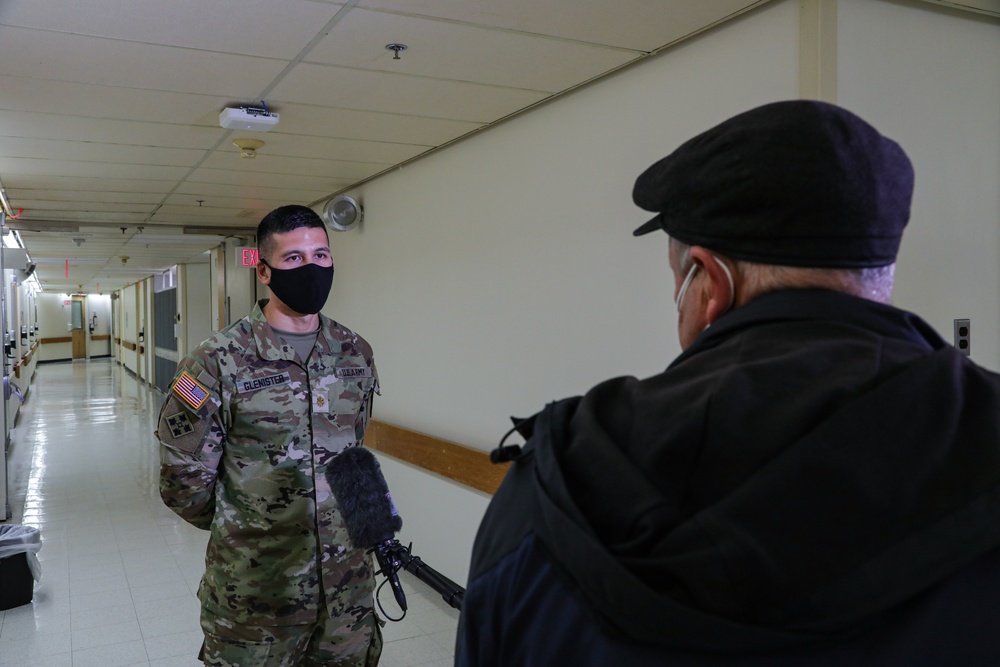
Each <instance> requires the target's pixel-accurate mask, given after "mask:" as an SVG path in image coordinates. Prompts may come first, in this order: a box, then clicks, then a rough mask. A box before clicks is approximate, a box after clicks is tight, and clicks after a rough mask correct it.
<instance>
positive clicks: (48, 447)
mask: <svg viewBox="0 0 1000 667" xmlns="http://www.w3.org/2000/svg"><path fill="white" fill-rule="evenodd" d="M161 401H162V394H160V393H159V392H158V391H157V390H155V389H153V388H151V387H150V386H149V385H146V384H145V383H143V382H141V381H139V380H137V379H136V378H135V377H134V376H133V375H131V374H130V373H129V372H128V371H126V370H124V369H123V368H122V367H121V366H119V365H118V364H117V363H115V362H113V361H111V360H110V359H98V360H90V361H76V362H62V363H51V364H39V365H38V367H37V370H36V374H35V378H34V381H33V382H32V383H31V390H30V393H29V395H28V396H27V397H26V401H25V403H24V405H23V406H22V408H21V412H20V415H19V417H18V420H17V423H16V424H15V426H14V428H13V429H12V431H11V447H10V451H9V453H8V482H9V486H10V503H11V508H12V512H13V517H12V518H11V519H10V520H8V521H7V523H6V524H3V523H0V525H13V524H20V525H27V526H33V527H36V528H38V530H39V531H40V533H41V538H42V547H41V551H40V552H39V554H38V558H39V561H40V562H41V580H40V581H38V582H37V583H36V584H35V592H34V600H33V601H32V603H31V604H27V605H23V606H20V607H16V608H13V609H8V610H6V611H0V667H8V666H14V665H16V666H17V667H147V666H148V667H198V666H199V665H200V664H201V663H200V662H198V660H197V659H196V656H197V652H198V648H199V646H200V645H201V631H200V629H199V624H198V615H199V603H198V600H197V598H196V597H195V592H196V590H197V587H198V581H199V578H200V577H201V574H202V572H203V570H204V551H205V543H206V540H207V536H208V533H207V532H206V531H201V530H198V529H196V528H194V527H192V526H189V525H188V524H186V523H184V522H183V521H181V520H180V519H179V518H178V517H176V516H175V515H174V514H173V513H172V512H171V511H170V510H168V509H167V508H166V507H164V505H163V504H162V502H161V501H160V498H159V493H158V479H157V478H158V471H159V454H158V444H157V443H156V441H155V438H154V437H153V428H154V426H155V420H156V416H157V411H158V409H159V405H160V403H161ZM401 579H402V581H403V588H404V590H405V591H406V594H407V602H408V604H409V611H408V613H407V615H406V617H405V618H404V619H403V620H402V621H401V622H398V623H393V622H387V623H386V626H385V628H384V629H383V635H384V639H385V649H384V651H383V654H382V660H381V662H380V664H381V665H384V666H385V667H411V666H412V667H418V666H419V667H444V666H445V665H451V664H452V662H453V658H452V655H453V651H454V641H455V628H456V626H457V622H458V612H457V611H456V610H454V609H451V608H450V607H448V606H447V605H446V604H445V603H444V601H443V600H441V598H440V596H439V595H437V594H436V593H434V592H433V591H431V590H429V589H428V588H427V587H425V586H424V584H423V583H422V582H420V581H418V580H416V579H415V578H413V577H412V576H411V575H409V574H408V573H405V572H403V573H401ZM378 580H379V583H381V582H382V581H383V577H381V576H379V577H378ZM380 599H381V600H382V604H383V606H384V607H385V608H386V611H388V612H389V613H390V614H391V615H393V616H398V615H399V613H398V609H397V607H396V605H395V602H394V601H393V599H392V594H391V592H390V591H389V590H388V587H387V586H386V587H385V588H383V590H382V591H381V595H380Z"/></svg>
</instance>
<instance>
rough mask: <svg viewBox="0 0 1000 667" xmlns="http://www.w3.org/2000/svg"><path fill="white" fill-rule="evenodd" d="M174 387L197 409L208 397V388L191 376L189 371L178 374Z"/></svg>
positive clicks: (186, 401)
mask: <svg viewBox="0 0 1000 667" xmlns="http://www.w3.org/2000/svg"><path fill="white" fill-rule="evenodd" d="M172 389H173V392H174V393H175V394H177V396H179V397H180V399H181V400H182V401H184V402H185V403H187V404H188V405H189V406H191V407H192V408H194V409H195V410H197V409H198V408H200V407H201V406H202V405H204V404H205V401H206V400H207V399H208V390H207V389H205V387H204V386H202V384H201V383H200V382H198V381H197V380H195V379H194V378H193V377H191V375H190V374H189V373H188V372H187V371H182V372H181V374H180V375H178V376H177V379H176V380H174V386H173V388H172Z"/></svg>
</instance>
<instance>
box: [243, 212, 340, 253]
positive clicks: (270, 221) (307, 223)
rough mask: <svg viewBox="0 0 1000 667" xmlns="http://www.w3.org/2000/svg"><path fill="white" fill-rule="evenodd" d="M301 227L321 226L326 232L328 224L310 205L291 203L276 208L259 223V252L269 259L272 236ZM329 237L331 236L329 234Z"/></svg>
mask: <svg viewBox="0 0 1000 667" xmlns="http://www.w3.org/2000/svg"><path fill="white" fill-rule="evenodd" d="M299 227H320V228H322V229H323V231H324V232H326V225H324V224H323V219H322V218H320V217H319V215H317V214H316V211H314V210H312V209H311V208H309V207H308V206H301V205H299V204H290V205H288V206H279V207H278V208H276V209H274V210H273V211H271V212H270V213H268V214H267V215H265V216H264V219H263V220H261V221H260V224H259V225H257V252H258V254H259V255H260V256H261V257H263V258H264V259H267V258H268V257H269V256H270V254H271V250H272V249H273V244H272V243H271V237H272V236H274V235H275V234H284V233H285V232H290V231H292V230H293V229H298V228H299ZM327 238H330V236H329V234H328V235H327Z"/></svg>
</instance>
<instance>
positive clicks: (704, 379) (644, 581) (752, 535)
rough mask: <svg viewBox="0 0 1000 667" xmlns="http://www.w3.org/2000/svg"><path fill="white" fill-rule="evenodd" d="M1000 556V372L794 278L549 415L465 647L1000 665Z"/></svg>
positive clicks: (495, 524) (531, 658) (517, 471)
mask: <svg viewBox="0 0 1000 667" xmlns="http://www.w3.org/2000/svg"><path fill="white" fill-rule="evenodd" d="M998 549H1000V376H997V375H995V374H993V373H990V372H988V371H985V370H983V369H981V368H979V367H978V366H976V365H975V364H973V363H971V362H970V361H969V360H968V359H967V358H966V357H964V356H963V355H961V354H959V353H958V352H956V351H955V350H954V349H953V348H951V347H950V346H949V345H947V344H946V343H945V342H944V341H943V340H941V338H940V337H939V336H938V335H937V334H936V333H934V331H933V330H932V329H931V328H930V327H929V326H928V325H927V324H925V323H924V322H923V321H922V320H920V319H919V318H917V317H916V316H914V315H911V314H909V313H906V312H904V311H901V310H898V309H895V308H892V307H889V306H884V305H880V304H876V303H873V302H870V301H866V300H863V299H858V298H854V297H850V296H846V295H843V294H838V293H834V292H826V291H819V290H797V291H786V292H778V293H774V294H769V295H766V296H763V297H761V298H759V299H756V300H755V301H753V302H751V303H750V304H748V305H747V306H744V307H743V308H740V309H738V310H736V311H734V312H733V313H730V314H729V315H727V316H726V317H724V318H722V319H721V320H719V321H718V322H717V323H716V324H715V325H714V326H713V327H711V328H710V329H708V330H706V332H704V333H703V334H702V335H701V336H700V337H699V338H698V340H697V341H695V343H694V345H692V346H691V348H689V349H688V350H687V351H686V352H685V353H684V354H682V355H681V356H680V357H678V359H677V360H676V361H675V362H674V363H673V364H671V366H670V368H668V369H667V370H666V371H665V372H664V373H662V374H660V375H657V376H655V377H652V378H649V379H647V380H643V381H639V380H636V379H635V378H618V379H614V380H610V381H608V382H605V383H603V384H601V385H598V386H597V387H595V388H594V389H592V390H591V391H590V392H588V393H587V394H586V395H585V396H583V397H581V398H573V399H567V400H564V401H560V402H557V403H553V404H550V405H549V406H547V407H546V408H545V410H543V411H542V412H541V413H539V414H538V415H537V416H536V417H535V423H534V432H533V435H532V437H531V438H530V439H529V441H528V443H527V446H526V448H525V454H524V456H523V457H522V458H521V459H520V460H518V461H517V463H515V465H514V467H513V468H512V470H511V472H510V473H509V474H508V476H507V479H506V480H505V481H504V484H503V485H502V487H501V489H500V490H499V492H498V493H497V495H496V496H495V498H494V499H493V502H492V503H491V505H490V508H489V510H488V511H487V515H486V517H485V518H484V520H483V524H482V526H481V527H480V531H479V535H478V536H477V539H476V545H475V547H474V551H473V559H472V567H471V571H470V581H469V587H468V590H467V592H466V597H465V601H464V604H463V612H462V618H461V621H460V628H459V637H458V647H457V664H459V665H463V666H464V665H502V666H503V667H515V666H517V665H532V666H535V665H539V666H541V665H569V664H572V665H615V664H616V663H620V664H621V665H626V664H627V665H630V666H631V665H646V664H648V665H689V664H690V665H695V664H697V665H784V664H788V665H792V664H795V665H840V664H864V665H893V666H895V665H901V664H905V665H908V666H912V665H966V666H972V665H1000V639H996V638H995V635H998V634H1000V633H998V632H996V628H998V627H1000V599H998V598H1000V551H998ZM929 628H933V632H929V631H927V629H929ZM942 633H943V634H942ZM938 652H943V653H947V655H948V656H950V657H949V658H948V659H943V658H942V657H941V655H939V653H938ZM935 656H936V657H935ZM786 661H787V662H786Z"/></svg>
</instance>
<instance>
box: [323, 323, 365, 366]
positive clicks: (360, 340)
mask: <svg viewBox="0 0 1000 667" xmlns="http://www.w3.org/2000/svg"><path fill="white" fill-rule="evenodd" d="M326 323H327V329H328V331H329V332H330V335H331V336H333V338H335V339H336V340H339V341H340V342H341V343H349V344H352V345H354V346H355V347H356V348H358V350H360V351H361V353H362V354H364V356H365V357H366V358H368V359H370V358H371V357H372V346H371V345H369V344H368V341H367V340H365V339H364V337H362V336H361V334H359V333H358V332H357V331H355V330H354V329H351V328H350V327H347V326H345V325H343V324H341V323H340V322H337V321H335V320H332V319H328V320H326Z"/></svg>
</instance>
